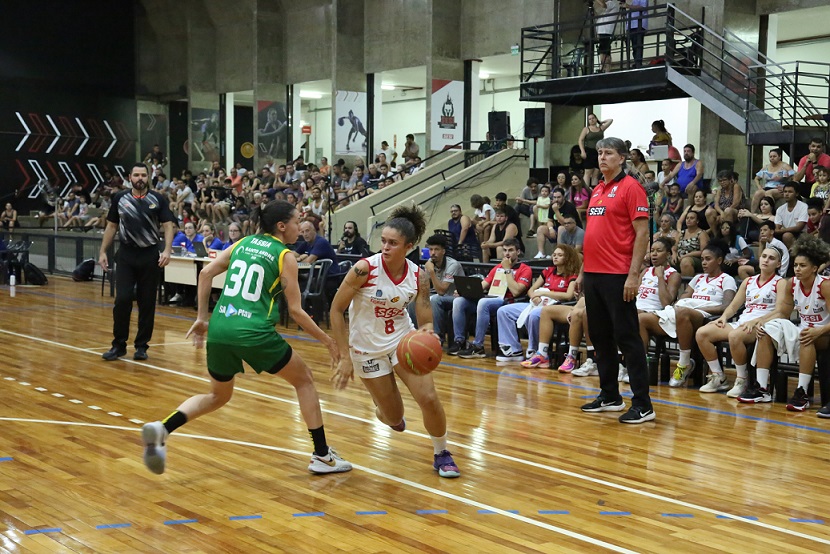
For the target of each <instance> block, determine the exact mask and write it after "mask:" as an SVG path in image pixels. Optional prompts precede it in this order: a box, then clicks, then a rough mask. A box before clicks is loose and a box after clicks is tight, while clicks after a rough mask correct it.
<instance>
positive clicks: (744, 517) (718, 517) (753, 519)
mask: <svg viewBox="0 0 830 554" xmlns="http://www.w3.org/2000/svg"><path fill="white" fill-rule="evenodd" d="M715 517H716V518H717V519H748V520H749V521H758V518H757V517H755V516H735V517H731V516H724V515H718V516H715Z"/></svg>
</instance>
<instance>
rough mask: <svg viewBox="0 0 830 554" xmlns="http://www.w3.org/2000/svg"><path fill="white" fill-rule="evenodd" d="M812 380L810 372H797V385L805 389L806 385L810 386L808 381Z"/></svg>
mask: <svg viewBox="0 0 830 554" xmlns="http://www.w3.org/2000/svg"><path fill="white" fill-rule="evenodd" d="M812 380H813V376H812V375H811V374H810V373H799V374H798V386H799V387H801V388H802V389H804V390H805V391H806V390H807V387H809V386H810V381H812Z"/></svg>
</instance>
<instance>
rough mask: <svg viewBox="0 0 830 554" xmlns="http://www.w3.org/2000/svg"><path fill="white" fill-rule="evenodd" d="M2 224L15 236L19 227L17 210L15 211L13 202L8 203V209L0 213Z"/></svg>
mask: <svg viewBox="0 0 830 554" xmlns="http://www.w3.org/2000/svg"><path fill="white" fill-rule="evenodd" d="M0 222H2V223H3V229H5V230H6V231H8V232H9V234H10V235H13V234H14V229H15V227H17V210H15V209H14V206H12V203H11V202H6V208H5V209H4V210H3V212H2V213H0Z"/></svg>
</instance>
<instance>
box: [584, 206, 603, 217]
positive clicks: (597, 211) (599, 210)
mask: <svg viewBox="0 0 830 554" xmlns="http://www.w3.org/2000/svg"><path fill="white" fill-rule="evenodd" d="M605 208H606V206H594V207H592V208H588V215H592V216H593V215H605Z"/></svg>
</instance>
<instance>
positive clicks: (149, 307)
mask: <svg viewBox="0 0 830 554" xmlns="http://www.w3.org/2000/svg"><path fill="white" fill-rule="evenodd" d="M160 271H161V270H160V269H159V249H158V247H157V246H151V247H149V248H131V247H128V246H122V247H121V248H119V249H118V252H117V253H116V254H115V305H114V306H113V308H112V335H113V340H112V345H113V346H114V347H116V348H119V349H123V348H126V346H127V340H128V339H129V338H130V315H131V314H132V311H133V291H135V300H136V303H137V304H138V333H136V336H135V347H136V348H147V344H148V343H149V342H150V339H151V338H152V337H153V324H154V322H155V316H156V289H157V288H158V282H159V273H160Z"/></svg>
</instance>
